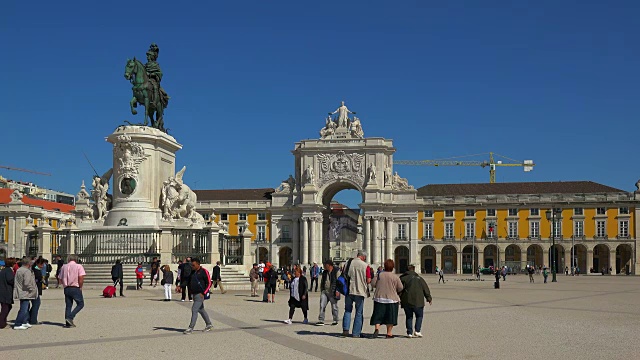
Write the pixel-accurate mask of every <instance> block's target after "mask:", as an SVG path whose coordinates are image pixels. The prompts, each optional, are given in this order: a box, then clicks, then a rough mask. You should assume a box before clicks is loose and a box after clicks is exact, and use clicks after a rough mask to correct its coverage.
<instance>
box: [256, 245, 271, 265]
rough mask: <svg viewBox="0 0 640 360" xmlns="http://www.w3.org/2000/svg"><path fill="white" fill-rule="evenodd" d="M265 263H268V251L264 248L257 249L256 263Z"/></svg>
mask: <svg viewBox="0 0 640 360" xmlns="http://www.w3.org/2000/svg"><path fill="white" fill-rule="evenodd" d="M261 261H262V262H263V263H265V264H266V263H267V262H268V261H269V249H267V248H266V247H262V246H260V247H258V262H261Z"/></svg>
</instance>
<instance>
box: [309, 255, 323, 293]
mask: <svg viewBox="0 0 640 360" xmlns="http://www.w3.org/2000/svg"><path fill="white" fill-rule="evenodd" d="M320 272H321V271H320V266H318V263H315V262H314V263H313V266H312V267H311V284H310V286H309V291H311V289H313V283H315V284H316V289H315V290H314V292H318V277H319V276H320Z"/></svg>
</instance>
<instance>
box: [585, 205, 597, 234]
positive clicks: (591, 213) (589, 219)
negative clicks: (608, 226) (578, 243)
mask: <svg viewBox="0 0 640 360" xmlns="http://www.w3.org/2000/svg"><path fill="white" fill-rule="evenodd" d="M584 235H585V236H586V237H588V238H593V237H594V236H595V235H596V208H585V209H584Z"/></svg>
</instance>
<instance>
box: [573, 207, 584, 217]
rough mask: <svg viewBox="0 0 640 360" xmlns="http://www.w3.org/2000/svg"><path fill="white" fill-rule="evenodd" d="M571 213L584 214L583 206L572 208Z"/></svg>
mask: <svg viewBox="0 0 640 360" xmlns="http://www.w3.org/2000/svg"><path fill="white" fill-rule="evenodd" d="M573 215H578V216H582V215H584V209H583V208H574V209H573Z"/></svg>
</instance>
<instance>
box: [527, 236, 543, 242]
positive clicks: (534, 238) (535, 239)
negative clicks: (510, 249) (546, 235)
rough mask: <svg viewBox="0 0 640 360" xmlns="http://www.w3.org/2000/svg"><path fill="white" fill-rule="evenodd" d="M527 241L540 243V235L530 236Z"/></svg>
mask: <svg viewBox="0 0 640 360" xmlns="http://www.w3.org/2000/svg"><path fill="white" fill-rule="evenodd" d="M527 240H529V241H540V235H535V236H534V235H529V236H528V237H527Z"/></svg>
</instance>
